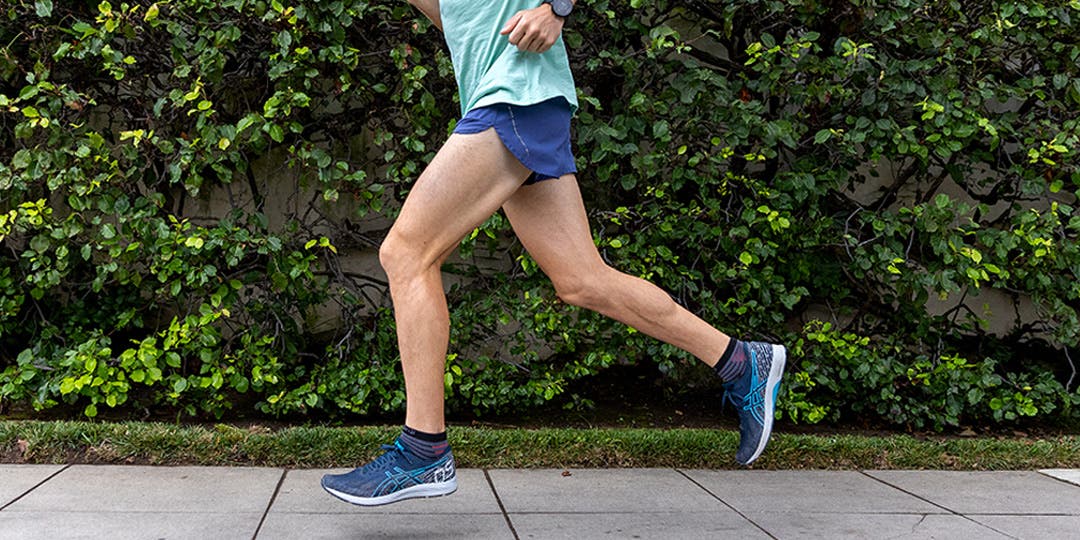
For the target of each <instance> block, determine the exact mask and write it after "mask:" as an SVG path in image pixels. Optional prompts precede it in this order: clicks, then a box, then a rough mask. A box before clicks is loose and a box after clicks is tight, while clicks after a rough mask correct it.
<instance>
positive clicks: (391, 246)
mask: <svg viewBox="0 0 1080 540" xmlns="http://www.w3.org/2000/svg"><path fill="white" fill-rule="evenodd" d="M414 245H415V243H413V242H408V241H406V240H405V239H404V238H402V237H401V236H400V235H398V234H395V233H394V230H393V229H391V230H390V234H388V235H387V236H386V239H385V240H383V243H382V245H380V246H379V264H381V265H382V268H383V270H384V271H385V272H386V277H387V279H389V280H390V281H391V282H393V281H399V280H402V279H410V278H412V277H415V276H416V275H418V274H420V273H421V272H422V268H423V261H422V257H421V254H420V253H417V250H416V249H415V247H413V246H414Z"/></svg>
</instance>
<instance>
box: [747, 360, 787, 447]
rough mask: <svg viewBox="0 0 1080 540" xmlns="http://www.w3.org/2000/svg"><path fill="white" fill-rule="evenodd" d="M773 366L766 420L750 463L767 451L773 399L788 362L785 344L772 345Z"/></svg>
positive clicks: (772, 413)
mask: <svg viewBox="0 0 1080 540" xmlns="http://www.w3.org/2000/svg"><path fill="white" fill-rule="evenodd" d="M772 348H773V349H772V354H773V357H772V366H771V367H770V368H769V379H768V380H767V381H765V413H766V414H764V415H763V416H764V417H765V418H763V419H762V420H764V421H765V425H764V426H763V428H762V430H761V440H759V441H758V445H757V449H756V450H754V454H753V455H752V456H750V459H748V460H747V461H746V464H747V465H749V464H750V462H752V461H754V460H755V459H757V458H758V456H760V455H761V453H762V452H764V451H765V445H766V444H768V442H769V435H771V434H772V424H773V417H774V416H776V414H775V409H776V403H775V400H774V399H773V396H774V390H775V389H776V385H777V384H779V383H780V377H781V376H783V374H784V364H785V363H786V362H787V349H785V348H784V346H783V345H773V346H772Z"/></svg>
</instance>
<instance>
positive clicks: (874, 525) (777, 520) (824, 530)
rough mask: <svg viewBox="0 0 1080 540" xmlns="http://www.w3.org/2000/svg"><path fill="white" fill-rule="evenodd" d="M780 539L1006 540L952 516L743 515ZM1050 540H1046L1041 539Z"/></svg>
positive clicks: (769, 513)
mask: <svg viewBox="0 0 1080 540" xmlns="http://www.w3.org/2000/svg"><path fill="white" fill-rule="evenodd" d="M747 517H748V518H750V519H752V520H753V521H754V522H755V523H757V524H758V525H760V526H761V527H762V528H764V529H765V530H766V531H769V534H771V535H773V536H774V537H776V538H780V539H789V538H790V539H807V540H818V539H820V538H828V539H830V540H835V539H852V540H855V539H858V540H863V539H866V538H890V539H892V538H905V539H917V538H927V539H929V538H971V539H978V540H994V539H999V538H1000V539H1007V538H1009V537H1008V536H1005V535H1003V534H1000V533H998V532H996V531H994V530H992V529H990V528H987V527H985V526H983V525H980V524H978V523H973V522H972V521H970V520H968V519H965V518H964V517H962V516H955V515H952V514H923V515H920V514H841V513H792V512H766V513H761V512H754V513H751V514H748V515H747ZM1044 538H1050V537H1044Z"/></svg>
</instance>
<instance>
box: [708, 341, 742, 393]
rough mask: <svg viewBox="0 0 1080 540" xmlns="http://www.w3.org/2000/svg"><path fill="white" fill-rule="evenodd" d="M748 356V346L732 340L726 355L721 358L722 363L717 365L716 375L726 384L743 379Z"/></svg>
mask: <svg viewBox="0 0 1080 540" xmlns="http://www.w3.org/2000/svg"><path fill="white" fill-rule="evenodd" d="M747 356H748V355H747V354H746V344H745V343H743V342H741V341H739V340H737V339H735V338H731V341H730V342H729V343H728V346H727V349H725V350H724V354H723V355H721V356H720V361H719V362H717V363H716V367H715V368H714V369H715V370H716V374H717V375H719V376H720V379H721V380H723V381H724V382H731V381H733V380H735V379H738V378H739V377H742V374H743V372H744V371H746V359H747Z"/></svg>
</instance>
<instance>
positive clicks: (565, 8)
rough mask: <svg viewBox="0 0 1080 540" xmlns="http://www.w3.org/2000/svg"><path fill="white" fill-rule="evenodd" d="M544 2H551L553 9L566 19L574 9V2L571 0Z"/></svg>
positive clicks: (548, 2) (545, 0)
mask: <svg viewBox="0 0 1080 540" xmlns="http://www.w3.org/2000/svg"><path fill="white" fill-rule="evenodd" d="M544 3H545V4H551V11H553V12H555V15H557V16H559V17H562V18H564V19H565V18H567V17H569V16H570V12H571V11H574V3H573V2H571V1H570V0H544Z"/></svg>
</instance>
